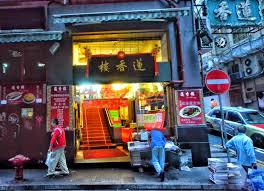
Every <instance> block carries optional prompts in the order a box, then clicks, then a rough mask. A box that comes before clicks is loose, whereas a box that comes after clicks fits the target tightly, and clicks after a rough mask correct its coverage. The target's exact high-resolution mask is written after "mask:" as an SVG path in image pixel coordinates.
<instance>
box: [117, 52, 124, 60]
mask: <svg viewBox="0 0 264 191" xmlns="http://www.w3.org/2000/svg"><path fill="white" fill-rule="evenodd" d="M125 56H126V53H125V52H124V51H119V52H118V53H117V58H119V59H124V58H125Z"/></svg>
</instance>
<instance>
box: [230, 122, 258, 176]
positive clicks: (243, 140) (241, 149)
mask: <svg viewBox="0 0 264 191" xmlns="http://www.w3.org/2000/svg"><path fill="white" fill-rule="evenodd" d="M246 130H247V129H246V127H245V126H244V125H240V126H238V128H237V131H238V134H237V135H236V136H234V137H233V138H232V139H230V140H229V141H228V142H227V143H226V144H225V147H226V148H230V149H233V150H235V151H236V153H237V157H238V158H237V160H238V163H239V164H241V165H242V167H243V168H244V169H245V171H246V172H247V173H248V169H249V168H253V169H256V168H257V165H256V156H255V152H254V147H253V142H252V140H251V139H250V138H249V137H248V136H247V135H246V134H245V133H246Z"/></svg>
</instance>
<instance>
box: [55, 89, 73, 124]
mask: <svg viewBox="0 0 264 191" xmlns="http://www.w3.org/2000/svg"><path fill="white" fill-rule="evenodd" d="M50 107H51V109H50V119H51V120H52V119H54V118H57V119H58V120H59V126H61V127H63V128H65V129H69V126H70V90H69V86H52V87H51V94H50Z"/></svg>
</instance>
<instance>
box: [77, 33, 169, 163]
mask: <svg viewBox="0 0 264 191" xmlns="http://www.w3.org/2000/svg"><path fill="white" fill-rule="evenodd" d="M167 49H168V45H167V38H166V32H164V31H158V30H157V31H123V32H104V33H103V34H102V33H90V34H78V35H74V36H73V66H85V67H86V66H87V67H88V65H89V62H90V61H91V58H92V57H93V56H94V57H107V56H109V57H111V56H114V55H117V56H120V57H121V58H122V56H123V55H134V56H138V55H143V54H148V55H152V56H154V59H155V63H156V62H157V63H164V64H166V63H168V50H167ZM120 53H121V54H120ZM144 64H149V65H151V64H152V65H153V63H144ZM89 67H92V66H91V64H90V65H89ZM86 75H87V76H88V73H87V70H86ZM89 75H91V74H89ZM87 76H86V77H87ZM87 79H88V78H87ZM124 81H125V80H124V79H123V81H122V80H120V81H118V82H115V81H114V82H109V83H96V82H92V83H91V84H88V83H84V84H79V85H76V86H75V87H74V89H75V90H74V111H75V127H76V129H77V133H76V148H77V153H76V160H75V162H76V163H97V162H128V161H130V158H129V151H128V144H127V143H128V142H130V141H132V140H135V139H137V137H139V136H138V134H140V133H141V132H142V131H143V132H144V131H147V130H149V129H150V128H151V127H153V126H158V127H163V125H164V119H165V112H164V90H163V87H164V84H163V83H162V82H160V83H159V82H148V83H145V82H144V80H143V81H142V80H138V81H137V82H136V83H132V82H131V83H127V82H124ZM142 141H147V138H146V137H145V138H144V140H142Z"/></svg>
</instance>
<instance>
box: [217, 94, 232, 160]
mask: <svg viewBox="0 0 264 191" xmlns="http://www.w3.org/2000/svg"><path fill="white" fill-rule="evenodd" d="M218 99H219V105H220V111H221V119H222V120H221V125H220V126H221V137H222V146H223V147H224V146H225V143H226V141H227V134H226V128H225V125H224V124H225V121H224V112H223V107H222V99H221V96H220V94H218ZM226 152H227V160H228V162H230V155H229V149H227V150H226Z"/></svg>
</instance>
